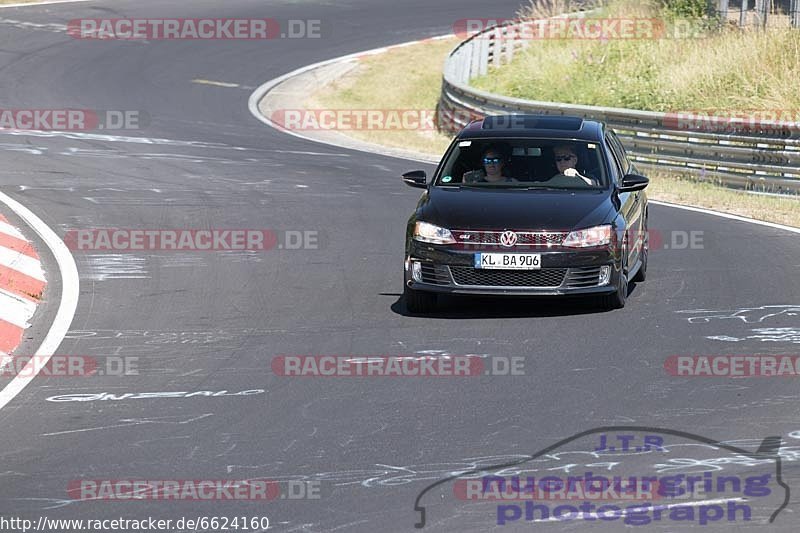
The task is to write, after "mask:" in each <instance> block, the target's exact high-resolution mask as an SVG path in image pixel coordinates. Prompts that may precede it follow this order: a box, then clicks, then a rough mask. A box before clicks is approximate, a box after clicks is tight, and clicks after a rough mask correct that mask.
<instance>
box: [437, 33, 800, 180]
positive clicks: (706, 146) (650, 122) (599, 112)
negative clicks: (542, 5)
mask: <svg viewBox="0 0 800 533" xmlns="http://www.w3.org/2000/svg"><path fill="white" fill-rule="evenodd" d="M520 24H522V23H521V22H511V23H507V24H503V25H500V26H495V27H491V28H488V29H485V30H484V31H481V32H479V33H476V34H475V35H473V36H472V37H470V38H469V39H467V40H465V41H463V42H462V43H461V44H460V45H459V46H458V47H457V48H456V49H455V50H453V51H452V52H451V53H450V56H449V57H448V58H447V60H446V62H445V68H444V76H443V81H442V93H441V97H440V99H439V105H438V109H437V120H438V127H439V129H440V130H443V131H446V132H447V133H451V134H452V133H455V132H457V131H459V130H460V129H461V128H463V127H464V126H466V125H467V124H468V123H469V122H470V121H471V120H474V119H477V118H482V117H484V116H486V115H489V114H507V113H520V112H525V113H537V114H549V115H574V116H580V117H583V118H586V119H591V120H599V121H602V122H605V123H606V124H608V126H609V127H611V128H613V129H614V130H615V131H616V132H617V134H618V135H619V137H620V140H622V142H623V144H624V145H625V148H626V150H628V154H629V156H630V157H631V159H633V160H634V161H636V165H637V166H638V167H641V168H643V169H644V170H651V171H652V170H669V171H676V170H678V171H681V172H683V173H687V174H692V175H694V176H696V177H698V178H701V179H707V180H709V181H714V182H719V183H722V184H724V185H728V186H733V187H740V188H745V189H759V190H768V191H772V192H782V193H794V194H800V123H796V122H794V123H790V122H767V121H759V122H758V125H757V127H754V125H752V124H749V123H748V122H747V121H746V120H742V121H739V120H736V119H734V120H731V121H730V125H731V126H732V127H733V128H732V129H733V130H734V133H719V132H716V131H712V132H709V131H697V130H692V129H687V128H686V127H681V126H680V123H679V117H678V115H677V114H668V113H656V112H650V111H637V110H632V109H621V108H613V107H597V106H586V105H575V104H562V103H555V102H538V101H533V100H524V99H520V98H512V97H508V96H502V95H498V94H493V93H489V92H485V91H481V90H479V89H475V88H473V87H470V85H469V82H470V81H471V80H472V79H474V78H476V77H478V76H482V75H486V74H487V73H488V72H489V68H490V67H498V66H500V65H502V64H505V63H509V62H510V61H511V60H512V59H513V58H514V55H515V54H517V53H519V52H520V51H521V50H524V49H525V48H526V47H527V46H530V45H531V43H532V42H535V41H531V40H530V39H528V40H522V39H519V38H515V37H517V36H519V35H523V34H524V33H523V32H521V31H520V28H519V25H520ZM712 129H713V128H712ZM726 131H730V130H726Z"/></svg>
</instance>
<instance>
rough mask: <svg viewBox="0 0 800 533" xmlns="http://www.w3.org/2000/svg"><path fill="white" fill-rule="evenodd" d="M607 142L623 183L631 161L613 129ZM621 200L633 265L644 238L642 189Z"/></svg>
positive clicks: (624, 194) (629, 254)
mask: <svg viewBox="0 0 800 533" xmlns="http://www.w3.org/2000/svg"><path fill="white" fill-rule="evenodd" d="M606 144H607V146H608V148H609V151H610V152H611V156H612V157H611V160H612V164H613V165H614V167H615V168H614V170H615V171H616V172H617V173H618V174H619V182H620V183H622V178H623V177H624V176H625V175H626V174H628V173H630V172H631V167H632V165H631V163H630V161H629V160H628V157H627V154H626V153H625V149H624V148H623V147H622V143H620V142H619V139H618V138H617V136H616V135H615V134H614V132H613V131H610V130H609V132H608V133H607V134H606ZM619 200H620V204H621V207H620V212H621V213H622V216H623V217H624V218H625V222H626V226H627V236H628V245H629V246H628V258H627V259H628V266H629V267H630V266H632V265H635V264H636V261H638V260H639V256H640V255H641V254H640V250H641V248H642V246H641V240H642V239H644V235H643V233H642V230H643V225H644V220H643V217H642V198H641V191H634V192H623V193H620V195H619Z"/></svg>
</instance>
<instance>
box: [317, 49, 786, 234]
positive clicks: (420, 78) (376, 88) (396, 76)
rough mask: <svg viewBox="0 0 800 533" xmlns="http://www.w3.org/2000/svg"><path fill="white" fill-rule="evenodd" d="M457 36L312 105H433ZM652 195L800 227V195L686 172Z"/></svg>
mask: <svg viewBox="0 0 800 533" xmlns="http://www.w3.org/2000/svg"><path fill="white" fill-rule="evenodd" d="M456 42H457V41H456V40H455V39H453V40H445V41H434V42H433V43H430V42H428V43H422V44H417V45H413V46H408V47H404V48H397V49H391V50H389V51H388V52H385V53H383V54H380V55H376V56H372V57H369V58H367V59H364V60H363V61H362V65H361V67H360V68H359V69H356V70H355V71H354V72H352V73H351V74H349V75H348V76H347V77H345V78H342V79H340V80H338V81H337V82H336V83H334V84H332V85H328V86H327V87H324V88H322V89H321V90H320V91H318V92H317V93H316V94H314V95H312V96H311V98H310V100H309V102H308V103H307V107H308V108H333V109H350V108H362V109H384V110H385V109H428V110H433V109H434V108H435V106H436V103H437V101H438V99H439V92H440V90H441V75H442V65H443V62H444V58H445V56H446V55H447V53H448V52H449V51H450V49H452V48H453V47H454V46H455V44H456ZM344 133H347V134H348V135H351V136H353V137H355V138H358V139H361V140H367V141H370V142H375V143H378V144H384V145H387V146H394V147H398V146H399V147H402V148H406V149H413V150H416V151H418V152H421V153H426V154H430V155H433V156H436V157H439V156H441V155H442V153H443V152H444V149H445V148H446V147H447V145H448V143H449V140H450V139H449V138H448V137H447V136H445V135H442V134H439V133H436V132H432V131H429V130H423V131H419V130H405V131H348V132H344ZM650 178H651V184H650V186H649V187H648V189H647V193H648V196H649V197H650V198H652V199H654V200H662V201H665V202H671V203H676V204H683V205H690V206H694V207H704V208H708V209H714V210H717V211H723V212H726V213H732V214H736V215H740V216H745V217H749V218H754V219H757V220H764V221H767V222H774V223H778V224H786V225H789V226H795V227H800V199H796V198H794V197H787V198H778V197H773V196H761V195H752V194H747V193H744V192H741V191H736V190H732V189H728V188H725V187H721V186H718V185H715V184H713V183H709V182H702V181H698V180H697V179H694V178H692V177H690V176H684V175H682V174H680V173H677V172H676V173H672V172H663V173H654V174H650Z"/></svg>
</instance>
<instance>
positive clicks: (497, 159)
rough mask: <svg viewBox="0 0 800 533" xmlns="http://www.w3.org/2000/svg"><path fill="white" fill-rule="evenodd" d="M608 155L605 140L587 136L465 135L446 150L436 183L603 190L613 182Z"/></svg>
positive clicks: (470, 185)
mask: <svg viewBox="0 0 800 533" xmlns="http://www.w3.org/2000/svg"><path fill="white" fill-rule="evenodd" d="M606 157H607V156H606V154H605V153H604V150H603V148H602V145H601V144H600V143H594V142H587V141H576V140H569V139H566V140H565V139H549V138H548V139H543V138H523V139H511V138H501V139H498V138H494V139H472V140H464V139H462V140H457V141H455V142H454V144H453V146H452V147H451V149H450V151H449V152H448V154H447V155H446V157H445V160H444V162H443V164H442V165H441V166H440V169H439V171H438V172H437V175H436V177H435V181H434V185H435V186H436V185H438V186H450V187H454V186H469V187H503V188H520V189H531V188H542V189H553V188H557V189H575V190H580V189H599V188H605V187H606V186H607V184H608V176H607V175H606V165H605V158H606ZM562 171H564V172H566V174H565V173H562ZM501 178H502V179H501Z"/></svg>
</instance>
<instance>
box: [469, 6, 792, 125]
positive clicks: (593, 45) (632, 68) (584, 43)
mask: <svg viewBox="0 0 800 533" xmlns="http://www.w3.org/2000/svg"><path fill="white" fill-rule="evenodd" d="M602 16H603V17H608V18H610V19H617V18H626V19H635V20H649V21H657V22H658V23H659V25H661V24H663V27H664V28H665V31H664V33H663V34H661V35H658V34H656V32H653V34H652V35H650V34H646V36H645V37H643V38H624V37H618V38H617V37H612V38H610V39H598V38H584V39H578V38H575V39H568V38H562V37H558V36H556V37H550V38H541V39H536V40H530V41H528V43H529V46H528V47H527V48H526V49H525V50H524V51H523V52H522V53H519V54H517V55H516V57H515V58H514V60H513V61H512V62H511V63H510V64H507V65H502V66H500V67H497V68H495V69H492V70H491V71H490V72H489V74H488V75H486V76H482V77H480V78H478V79H476V80H473V82H472V85H473V86H475V87H477V88H479V89H483V90H486V91H490V92H493V93H498V94H504V95H508V96H513V97H518V98H525V99H532V100H543V101H557V102H564V103H574V104H587V105H597V106H611V107H624V108H629V109H640V110H649V111H662V112H669V111H684V110H686V111H693V110H703V111H711V110H714V111H723V110H728V111H782V112H783V113H784V114H788V115H790V116H793V117H794V116H797V112H798V110H800V92H798V91H797V90H796V88H797V80H798V78H800V31H798V30H796V29H791V28H771V29H770V30H769V31H759V30H756V29H749V30H742V29H739V28H738V27H735V26H731V25H723V26H722V27H721V28H720V27H717V26H713V29H709V27H710V26H711V25H710V23H709V21H707V20H702V19H701V20H695V21H692V22H686V21H683V22H681V21H677V20H676V19H674V17H673V18H671V17H672V15H670V14H669V13H668V12H666V11H665V10H664V9H663V8H661V7H660V6H659V4H658V3H656V2H654V1H652V0H643V1H637V2H633V1H632V0H616V1H613V2H610V3H608V5H607V6H606V7H605V8H604V9H603V15H602ZM686 24H690V25H691V26H690V29H688V30H687V26H686ZM704 25H705V26H704ZM676 28H682V29H681V30H680V31H678V30H677V29H676ZM612 35H613V34H612Z"/></svg>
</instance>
